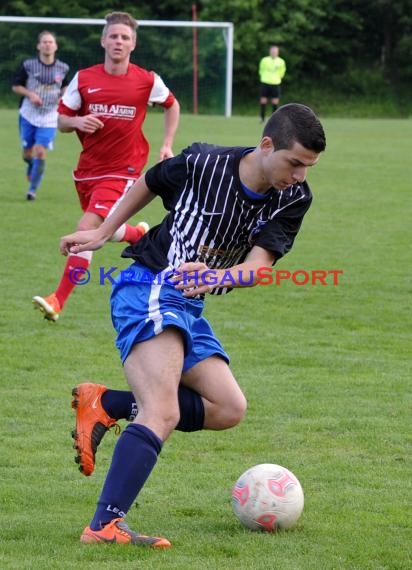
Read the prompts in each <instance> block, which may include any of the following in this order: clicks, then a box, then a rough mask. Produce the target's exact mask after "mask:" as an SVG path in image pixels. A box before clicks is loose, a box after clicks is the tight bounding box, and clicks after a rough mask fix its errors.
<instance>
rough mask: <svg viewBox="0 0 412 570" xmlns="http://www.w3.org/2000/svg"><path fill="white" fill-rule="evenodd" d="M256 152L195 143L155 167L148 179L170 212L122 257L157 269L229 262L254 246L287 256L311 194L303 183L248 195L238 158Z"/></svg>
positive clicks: (214, 266) (224, 265)
mask: <svg viewBox="0 0 412 570" xmlns="http://www.w3.org/2000/svg"><path fill="white" fill-rule="evenodd" d="M251 150H253V149H251V148H246V147H232V148H229V147H219V146H213V145H209V144H203V143H194V144H192V145H191V146H190V147H188V148H186V149H185V150H184V151H183V152H182V153H181V154H180V155H178V156H175V157H173V158H170V159H168V160H165V161H163V162H160V163H158V164H157V165H155V166H154V167H152V168H151V169H149V170H148V171H147V173H146V175H145V178H146V184H147V186H148V187H149V189H150V190H151V191H152V192H154V193H155V194H157V195H159V196H160V197H161V198H162V200H163V204H164V207H165V208H166V210H168V211H169V213H168V214H167V215H166V217H165V218H164V220H163V221H162V223H161V224H159V225H157V226H155V227H153V228H152V229H151V230H150V231H149V233H148V234H146V235H145V236H144V237H143V238H142V239H141V240H140V241H138V242H137V243H136V244H134V245H133V246H129V247H127V248H126V249H125V250H124V252H123V253H122V257H129V258H132V259H134V260H136V261H138V262H139V263H142V264H143V265H145V266H147V267H148V268H150V269H151V270H152V271H154V272H156V273H158V272H160V271H163V270H169V269H176V268H177V267H178V266H179V265H180V264H181V263H184V262H188V261H202V262H204V263H205V264H206V265H207V266H208V267H209V268H210V269H225V268H229V267H232V266H233V265H236V264H237V263H241V262H242V261H244V260H245V258H246V256H247V254H248V253H249V251H250V250H251V249H252V247H253V246H254V245H257V246H260V247H262V248H264V249H267V250H269V251H271V252H273V253H274V255H275V257H276V259H279V258H280V257H282V256H283V255H285V254H286V253H287V252H288V251H289V250H290V249H291V247H292V245H293V242H294V239H295V237H296V234H297V233H298V231H299V228H300V226H301V223H302V219H303V217H304V215H305V213H306V212H307V210H308V208H309V207H310V204H311V201H312V193H311V191H310V188H309V186H308V184H307V183H306V182H304V183H302V184H295V185H293V186H290V187H288V188H287V189H285V190H282V191H278V190H276V189H272V190H271V191H270V192H268V193H267V194H265V195H264V196H263V197H260V196H259V197H256V198H251V197H250V196H248V194H247V192H246V191H245V189H244V188H243V187H242V183H241V181H240V177H239V162H240V159H241V158H242V155H243V154H244V153H245V152H250V151H251ZM222 292H225V291H222V290H221V289H220V290H216V293H217V294H221V293H222Z"/></svg>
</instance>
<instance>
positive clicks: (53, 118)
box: [13, 57, 69, 127]
mask: <svg viewBox="0 0 412 570" xmlns="http://www.w3.org/2000/svg"><path fill="white" fill-rule="evenodd" d="M68 72H69V66H68V65H67V63H64V62H63V61H60V60H59V59H56V60H55V61H54V63H50V64H45V63H43V62H42V61H41V60H40V59H39V58H38V57H34V58H31V59H26V60H25V61H23V63H22V65H21V67H20V69H19V71H18V72H17V73H16V74H15V76H14V79H13V85H23V86H24V87H26V88H27V89H29V90H30V91H34V92H36V93H37V95H39V97H41V99H42V101H43V105H41V106H38V105H33V103H31V101H30V99H28V98H27V97H23V99H22V101H21V105H20V114H21V115H22V117H24V118H25V119H26V121H29V123H31V124H32V125H34V126H35V127H57V104H58V102H59V98H60V92H61V89H62V87H65V86H66V85H67V84H68V78H67V74H68Z"/></svg>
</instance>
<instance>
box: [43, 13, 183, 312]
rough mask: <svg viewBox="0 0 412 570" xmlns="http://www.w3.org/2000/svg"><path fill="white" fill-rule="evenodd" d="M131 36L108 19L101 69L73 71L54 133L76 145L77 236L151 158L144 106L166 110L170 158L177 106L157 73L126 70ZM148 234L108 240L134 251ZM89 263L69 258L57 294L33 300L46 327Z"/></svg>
mask: <svg viewBox="0 0 412 570" xmlns="http://www.w3.org/2000/svg"><path fill="white" fill-rule="evenodd" d="M136 28H137V22H136V20H135V19H134V18H133V17H132V16H131V15H130V14H128V13H126V12H112V13H111V14H108V15H107V16H106V25H105V27H104V29H103V33H102V38H101V44H102V46H103V48H104V50H105V57H104V63H103V64H98V65H94V66H92V67H88V68H86V69H83V70H80V71H78V72H77V73H76V75H75V76H74V77H73V79H72V81H71V82H70V84H69V86H68V88H67V91H66V93H65V94H64V97H63V99H62V101H61V102H60V105H59V109H58V111H59V129H60V130H61V131H62V132H66V133H69V132H73V131H75V132H76V134H77V136H78V138H79V140H80V143H81V145H82V152H81V154H80V157H79V161H78V164H77V167H76V169H75V171H74V174H73V177H74V183H75V186H76V190H77V194H78V197H79V201H80V206H81V209H82V210H83V215H82V217H81V218H80V220H79V222H78V225H77V229H79V230H87V229H93V228H97V227H99V226H100V224H101V223H102V222H103V221H104V220H105V219H106V218H107V217H108V216H109V215H110V214H111V213H112V212H113V211H114V210H115V209H116V207H117V206H118V204H119V203H120V202H121V200H122V199H123V198H124V196H125V195H126V193H127V191H128V190H129V188H130V186H131V185H132V184H133V182H135V181H136V180H137V179H138V178H139V176H140V174H141V172H142V170H143V167H144V166H145V164H146V162H147V159H148V154H149V144H148V142H147V140H146V138H145V136H144V134H143V132H142V125H143V122H144V120H145V117H146V111H147V107H148V105H160V106H161V107H163V109H164V138H163V144H162V147H161V149H160V153H159V159H160V160H163V159H165V158H170V157H171V156H173V151H172V144H173V140H174V136H175V133H176V130H177V126H178V122H179V115H180V108H179V103H178V101H177V100H176V98H175V97H174V95H173V93H172V92H171V91H170V90H169V89H168V87H167V86H166V85H165V84H164V82H163V80H162V79H161V78H160V77H159V76H158V75H157V74H156V73H154V72H153V71H147V70H146V69H143V68H141V67H139V66H137V65H135V64H133V63H131V62H130V56H131V53H132V51H133V50H134V49H135V47H136ZM147 229H148V226H147V224H146V223H145V222H141V223H139V224H137V226H134V225H130V224H123V225H122V226H121V227H119V228H117V229H116V232H114V233H113V235H112V236H111V240H112V241H123V242H128V243H135V242H137V241H138V240H139V239H140V238H141V237H142V236H143V235H144V234H145V233H146V231H147ZM91 260H92V252H91V251H83V252H81V253H79V254H76V255H74V254H73V255H70V256H69V258H68V259H67V263H66V265H65V268H64V271H63V274H62V276H61V279H60V283H59V284H58V286H57V288H56V290H55V291H54V292H53V293H51V294H50V295H47V296H46V297H42V296H39V295H36V296H35V297H33V303H34V304H35V306H36V307H37V308H39V309H40V310H41V312H42V313H43V314H44V317H45V318H46V319H48V320H49V321H56V320H57V319H58V318H59V315H60V313H61V311H62V309H63V307H64V305H65V303H66V301H67V299H68V298H69V296H70V295H71V293H72V291H73V289H74V288H75V286H76V284H77V282H78V281H79V280H80V279H81V277H82V275H87V274H88V268H89V265H90V263H91Z"/></svg>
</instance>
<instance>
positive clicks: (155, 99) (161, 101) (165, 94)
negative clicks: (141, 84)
mask: <svg viewBox="0 0 412 570" xmlns="http://www.w3.org/2000/svg"><path fill="white" fill-rule="evenodd" d="M175 100H176V99H175V96H174V95H173V93H172V92H171V91H170V89H169V88H168V87H166V85H165V84H164V82H163V79H162V78H161V77H159V75H157V74H156V73H155V74H154V82H153V87H152V90H151V92H150V96H149V103H151V104H152V105H154V104H157V105H161V106H162V107H164V108H165V109H168V108H169V107H171V106H172V105H173V103H174V102H175Z"/></svg>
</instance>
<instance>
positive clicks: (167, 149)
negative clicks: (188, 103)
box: [160, 99, 180, 160]
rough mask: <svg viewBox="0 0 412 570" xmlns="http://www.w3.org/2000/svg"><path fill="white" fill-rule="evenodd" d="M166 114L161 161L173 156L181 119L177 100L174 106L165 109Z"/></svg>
mask: <svg viewBox="0 0 412 570" xmlns="http://www.w3.org/2000/svg"><path fill="white" fill-rule="evenodd" d="M164 113H165V117H164V131H165V134H164V138H163V144H162V147H161V149H160V160H164V159H165V158H171V157H172V156H173V150H172V146H173V141H174V138H175V134H176V131H177V127H178V126H179V119H180V105H179V102H178V101H177V99H175V100H174V101H173V104H172V105H171V106H170V107H169V108H167V109H165V112H164Z"/></svg>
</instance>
